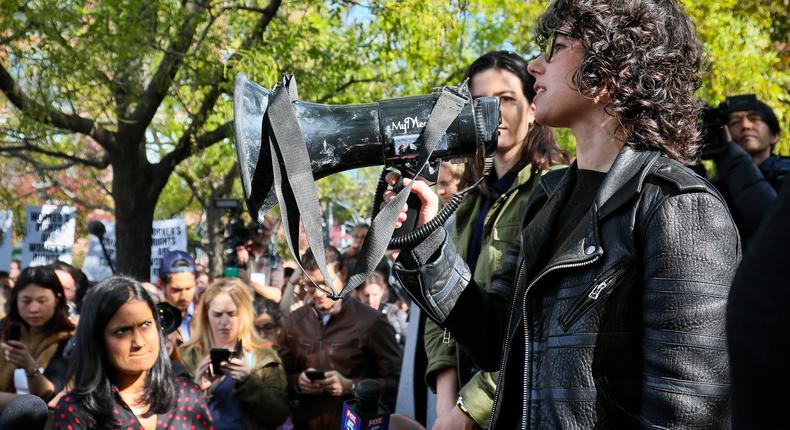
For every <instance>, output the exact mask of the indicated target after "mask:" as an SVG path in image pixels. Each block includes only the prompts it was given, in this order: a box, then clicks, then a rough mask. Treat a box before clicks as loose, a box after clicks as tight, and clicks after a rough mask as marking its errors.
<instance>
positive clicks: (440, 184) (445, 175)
mask: <svg viewBox="0 0 790 430" xmlns="http://www.w3.org/2000/svg"><path fill="white" fill-rule="evenodd" d="M464 170H465V169H464V165H463V164H461V163H450V162H448V161H443V162H442V167H441V169H439V178H438V179H437V181H436V194H438V195H439V198H440V199H442V204H447V201H448V200H450V197H452V196H453V194H455V193H457V192H458V191H459V190H461V189H463V188H462V186H461V183H462V180H463V177H464Z"/></svg>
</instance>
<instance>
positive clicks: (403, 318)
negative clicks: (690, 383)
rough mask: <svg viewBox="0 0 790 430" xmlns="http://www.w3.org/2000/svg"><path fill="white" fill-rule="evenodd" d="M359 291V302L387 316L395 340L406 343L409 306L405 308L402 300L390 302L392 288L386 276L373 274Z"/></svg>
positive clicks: (378, 273)
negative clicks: (393, 330) (393, 331)
mask: <svg viewBox="0 0 790 430" xmlns="http://www.w3.org/2000/svg"><path fill="white" fill-rule="evenodd" d="M358 290H359V291H358V293H357V297H358V299H359V301H360V302H362V303H364V304H366V305H368V306H370V307H371V308H373V309H375V310H377V311H380V312H381V313H383V314H384V315H386V316H387V321H389V323H390V325H392V328H393V329H395V339H396V340H397V341H398V343H402V341H405V335H406V327H407V326H408V321H407V319H408V306H405V305H404V303H403V301H401V300H396V301H395V302H390V301H389V298H390V288H389V286H388V285H387V281H386V279H384V275H383V274H382V273H381V272H378V271H376V272H373V273H371V274H370V276H369V277H368V279H366V280H365V282H363V283H362V285H361V286H360V287H359V288H358ZM402 307H405V309H403V308H402Z"/></svg>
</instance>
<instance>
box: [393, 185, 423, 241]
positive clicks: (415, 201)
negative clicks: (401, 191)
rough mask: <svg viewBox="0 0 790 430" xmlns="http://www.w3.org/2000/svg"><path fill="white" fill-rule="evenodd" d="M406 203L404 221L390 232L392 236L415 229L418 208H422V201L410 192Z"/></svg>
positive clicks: (403, 234)
mask: <svg viewBox="0 0 790 430" xmlns="http://www.w3.org/2000/svg"><path fill="white" fill-rule="evenodd" d="M406 205H408V207H409V208H408V209H407V210H406V221H404V222H403V223H402V224H401V227H400V228H399V229H396V230H395V232H394V233H393V234H392V237H393V238H397V237H402V236H406V235H407V234H409V233H411V232H413V231H414V230H415V225H417V217H418V216H419V214H420V209H421V208H422V201H421V200H420V197H419V196H418V195H417V194H414V193H411V194H409V197H408V199H406Z"/></svg>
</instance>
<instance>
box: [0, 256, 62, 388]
mask: <svg viewBox="0 0 790 430" xmlns="http://www.w3.org/2000/svg"><path fill="white" fill-rule="evenodd" d="M9 303H10V307H9V313H8V316H7V317H6V318H5V319H4V320H3V321H2V333H3V336H2V338H3V342H2V343H1V344H0V347H2V354H0V390H1V391H4V392H10V393H17V394H34V395H36V396H38V397H40V398H42V399H43V400H44V401H49V400H50V399H51V398H52V397H53V396H54V395H55V394H56V393H58V392H59V391H60V390H61V389H62V388H63V387H64V386H65V384H66V381H67V380H66V373H67V369H68V362H69V357H70V354H71V351H72V349H73V344H72V343H70V342H69V341H70V340H71V337H72V334H73V332H74V324H72V322H71V321H70V320H69V311H68V305H67V304H66V295H65V293H64V292H63V287H62V286H61V284H60V280H59V279H58V276H57V274H56V273H55V270H53V268H52V267H51V266H37V267H28V268H26V269H24V270H22V272H21V273H20V274H19V277H18V278H17V280H16V283H15V284H14V288H13V290H11V296H10V299H9Z"/></svg>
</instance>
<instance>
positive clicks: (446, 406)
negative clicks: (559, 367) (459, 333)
mask: <svg viewBox="0 0 790 430" xmlns="http://www.w3.org/2000/svg"><path fill="white" fill-rule="evenodd" d="M466 77H467V78H468V79H469V90H470V92H471V93H472V97H480V96H498V97H500V111H501V116H502V124H501V125H500V126H499V140H498V141H497V150H496V154H495V155H494V168H493V169H492V170H491V172H490V173H489V174H488V177H486V179H485V182H484V183H483V184H482V186H481V187H480V189H479V190H475V191H473V192H472V194H471V195H470V196H469V197H467V198H466V199H464V201H463V202H462V203H461V206H460V207H459V208H458V211H457V212H456V217H457V218H458V219H464V220H470V222H467V223H459V224H456V225H455V228H454V229H453V230H451V233H450V238H451V240H452V241H453V243H454V244H455V246H456V248H457V249H458V250H459V255H460V256H461V258H463V259H464V260H465V261H467V262H468V264H469V269H470V270H471V272H472V276H473V277H474V279H475V281H476V282H477V284H478V285H479V286H481V287H482V288H484V289H487V288H488V287H489V286H490V280H491V275H492V273H494V272H496V271H497V270H500V269H501V268H502V260H503V256H504V255H505V252H506V251H507V249H508V248H510V247H512V246H513V245H514V244H516V243H518V240H519V232H520V231H521V222H522V220H523V216H524V208H525V207H526V203H527V199H529V196H530V195H531V194H532V192H533V190H534V189H535V188H536V187H537V186H538V182H539V180H540V176H541V175H542V174H544V173H546V172H548V171H549V170H550V169H551V168H552V167H553V166H556V165H562V164H565V165H567V164H569V163H570V159H569V158H568V156H567V155H566V154H565V153H564V152H563V151H562V149H560V148H559V146H558V145H557V143H556V141H555V140H554V134H553V133H552V131H551V129H549V128H548V127H546V126H543V125H539V124H535V123H534V119H535V107H534V105H533V104H532V101H533V100H534V98H535V95H536V93H535V89H534V85H535V77H533V76H532V75H530V74H529V73H528V72H527V62H526V61H524V59H523V58H522V57H521V56H519V55H518V54H516V53H513V52H510V51H493V52H489V53H487V54H484V55H482V56H481V57H479V58H478V59H477V60H475V61H474V62H473V63H472V65H471V66H469V70H468V71H467V73H466ZM480 166H482V162H481V161H480V160H479V159H477V160H475V162H473V163H472V166H470V169H469V170H470V173H469V174H468V175H467V176H468V178H467V181H468V182H471V183H474V182H476V181H477V179H478V178H479V177H480V175H481V174H482V168H481V167H480ZM425 331H426V332H425V348H426V354H427V356H428V367H427V370H426V374H425V378H426V382H427V383H428V385H429V386H431V387H433V388H435V390H436V398H437V410H436V412H437V417H438V419H437V422H436V424H435V425H434V429H456V428H463V427H472V426H473V425H475V424H476V425H478V426H480V427H483V428H485V427H486V426H487V425H488V418H489V416H490V414H491V407H492V404H493V396H492V395H493V393H494V389H495V380H496V375H495V374H494V375H492V374H485V373H484V374H480V375H476V373H477V370H478V369H477V366H475V365H474V364H473V363H472V360H471V359H470V358H469V357H468V356H467V355H466V354H464V353H463V351H460V350H459V349H458V348H457V346H456V344H455V341H454V340H453V339H452V338H450V337H449V333H447V332H445V331H443V330H441V329H439V327H438V326H437V325H436V324H434V323H433V322H432V321H427V322H426V329H425ZM459 388H460V397H461V399H462V400H461V401H462V402H463V403H464V404H465V405H466V408H467V410H468V413H463V412H462V411H461V410H460V409H459V408H456V407H455V405H456V403H457V401H458V398H459ZM470 418H471V419H470Z"/></svg>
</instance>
